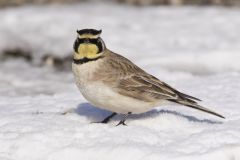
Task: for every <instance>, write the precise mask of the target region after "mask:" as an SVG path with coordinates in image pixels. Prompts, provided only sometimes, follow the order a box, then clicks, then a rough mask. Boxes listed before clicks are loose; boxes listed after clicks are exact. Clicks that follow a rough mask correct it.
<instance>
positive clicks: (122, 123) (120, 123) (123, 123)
mask: <svg viewBox="0 0 240 160" xmlns="http://www.w3.org/2000/svg"><path fill="white" fill-rule="evenodd" d="M119 125H123V126H127V124H126V123H125V120H121V121H120V122H119V123H118V124H117V125H116V126H119Z"/></svg>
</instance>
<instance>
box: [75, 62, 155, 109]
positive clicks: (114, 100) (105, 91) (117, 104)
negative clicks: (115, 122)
mask: <svg viewBox="0 0 240 160" xmlns="http://www.w3.org/2000/svg"><path fill="white" fill-rule="evenodd" d="M91 63H97V62H91ZM72 67H73V72H74V75H75V80H76V84H77V86H78V88H79V90H80V92H81V93H82V95H83V96H84V97H85V98H86V99H87V100H88V101H89V102H91V103H92V104H93V105H95V106H96V107H99V108H102V109H106V110H109V111H112V112H116V113H123V114H126V113H128V112H132V113H143V112H146V111H149V110H151V109H152V108H153V107H154V106H156V105H157V104H155V103H151V102H144V101H140V100H137V99H134V98H131V97H126V96H123V95H120V94H119V93H117V92H115V91H114V90H113V89H112V88H110V87H109V86H107V85H105V84H103V83H102V82H98V81H89V78H91V76H92V74H91V73H93V70H94V68H95V67H94V66H93V65H91V69H90V67H89V65H88V64H83V65H76V64H73V65H72ZM95 69H96V68H95Z"/></svg>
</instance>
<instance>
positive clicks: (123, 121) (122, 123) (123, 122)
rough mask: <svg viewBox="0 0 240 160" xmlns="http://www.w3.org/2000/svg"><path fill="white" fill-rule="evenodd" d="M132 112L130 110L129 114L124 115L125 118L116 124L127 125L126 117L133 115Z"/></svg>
mask: <svg viewBox="0 0 240 160" xmlns="http://www.w3.org/2000/svg"><path fill="white" fill-rule="evenodd" d="M131 114H132V112H128V113H127V114H125V115H124V117H123V119H122V120H121V121H120V122H119V123H118V124H117V125H116V126H119V125H124V126H126V125H127V124H126V123H125V121H126V119H127V118H128V117H129V115H131Z"/></svg>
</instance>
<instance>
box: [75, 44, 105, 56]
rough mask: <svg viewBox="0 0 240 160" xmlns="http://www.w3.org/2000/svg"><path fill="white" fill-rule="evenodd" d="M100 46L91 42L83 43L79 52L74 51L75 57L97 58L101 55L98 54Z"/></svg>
mask: <svg viewBox="0 0 240 160" xmlns="http://www.w3.org/2000/svg"><path fill="white" fill-rule="evenodd" d="M98 51H99V49H98V47H97V45H95V44H91V43H86V44H85V43H83V44H80V45H79V47H78V53H76V52H75V53H74V59H82V58H89V59H93V58H97V57H99V56H100V55H99V54H98Z"/></svg>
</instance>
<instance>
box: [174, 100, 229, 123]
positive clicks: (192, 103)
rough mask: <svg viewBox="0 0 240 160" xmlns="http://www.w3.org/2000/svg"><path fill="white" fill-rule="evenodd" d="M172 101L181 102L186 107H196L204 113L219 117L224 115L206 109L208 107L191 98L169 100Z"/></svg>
mask: <svg viewBox="0 0 240 160" xmlns="http://www.w3.org/2000/svg"><path fill="white" fill-rule="evenodd" d="M170 101H172V102H175V103H178V104H182V105H184V106H187V107H190V108H194V109H198V110H200V111H203V112H206V113H209V114H213V115H215V116H218V117H220V118H224V119H225V117H224V116H222V115H220V114H218V113H216V112H214V111H212V110H210V109H208V108H205V107H203V106H200V105H199V104H197V102H195V101H193V100H189V99H176V100H170Z"/></svg>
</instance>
